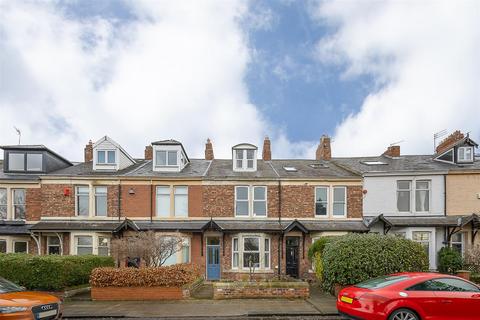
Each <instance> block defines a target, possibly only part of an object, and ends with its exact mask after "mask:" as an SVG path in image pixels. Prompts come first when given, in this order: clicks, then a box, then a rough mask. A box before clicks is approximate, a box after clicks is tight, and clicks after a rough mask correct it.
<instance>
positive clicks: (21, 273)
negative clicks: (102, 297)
mask: <svg viewBox="0 0 480 320" xmlns="http://www.w3.org/2000/svg"><path fill="white" fill-rule="evenodd" d="M113 265H114V262H113V259H112V258H111V257H100V256H58V255H48V256H33V255H28V254H16V253H10V254H0V276H1V277H3V278H6V279H8V280H10V281H12V282H15V283H17V284H19V285H21V286H24V287H26V288H28V289H39V290H54V291H55V290H62V289H64V288H66V287H70V286H76V285H81V284H87V283H88V280H89V277H90V273H91V271H92V270H93V269H94V268H96V267H103V266H113Z"/></svg>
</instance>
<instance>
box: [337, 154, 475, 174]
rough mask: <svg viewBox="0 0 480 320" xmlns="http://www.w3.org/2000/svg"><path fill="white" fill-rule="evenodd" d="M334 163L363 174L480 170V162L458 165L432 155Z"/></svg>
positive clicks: (371, 158) (344, 160)
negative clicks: (442, 160) (368, 162)
mask: <svg viewBox="0 0 480 320" xmlns="http://www.w3.org/2000/svg"><path fill="white" fill-rule="evenodd" d="M366 161H379V162H383V163H385V164H375V165H367V164H365V162H366ZM332 162H334V163H336V164H338V165H340V166H342V167H344V168H348V169H351V170H353V171H355V172H358V173H361V174H368V173H394V172H395V173H400V172H412V171H415V172H422V171H423V172H425V171H427V172H432V171H433V172H434V171H438V172H442V171H443V172H446V171H448V170H465V169H480V161H478V160H477V161H475V162H474V163H473V164H465V165H461V166H460V165H456V164H449V163H444V162H440V161H436V160H434V159H433V156H432V155H404V156H400V157H397V158H391V157H387V156H384V155H381V156H374V157H352V158H332Z"/></svg>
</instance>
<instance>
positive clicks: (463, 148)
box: [457, 147, 474, 162]
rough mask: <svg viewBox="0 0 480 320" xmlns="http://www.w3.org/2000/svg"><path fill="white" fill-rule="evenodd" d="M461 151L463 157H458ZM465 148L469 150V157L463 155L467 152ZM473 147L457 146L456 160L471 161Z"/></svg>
mask: <svg viewBox="0 0 480 320" xmlns="http://www.w3.org/2000/svg"><path fill="white" fill-rule="evenodd" d="M461 150H462V151H463V155H464V157H463V158H460V151H461ZM467 150H469V152H470V157H469V158H466V157H465V155H466V154H467ZM473 157H474V155H473V147H459V148H458V150H457V161H458V162H473Z"/></svg>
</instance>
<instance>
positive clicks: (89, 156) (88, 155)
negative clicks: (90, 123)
mask: <svg viewBox="0 0 480 320" xmlns="http://www.w3.org/2000/svg"><path fill="white" fill-rule="evenodd" d="M83 153H84V159H85V162H90V161H92V160H93V142H92V140H89V141H88V144H87V145H86V146H85V149H84V150H83Z"/></svg>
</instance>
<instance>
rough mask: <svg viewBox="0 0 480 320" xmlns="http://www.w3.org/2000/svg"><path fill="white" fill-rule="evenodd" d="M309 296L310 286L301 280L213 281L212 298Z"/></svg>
mask: <svg viewBox="0 0 480 320" xmlns="http://www.w3.org/2000/svg"><path fill="white" fill-rule="evenodd" d="M309 296H310V288H309V285H308V283H307V282H303V281H259V282H240V281H237V282H215V283H214V284H213V298H214V299H217V300H220V299H241V298H303V299H306V298H308V297H309Z"/></svg>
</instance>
